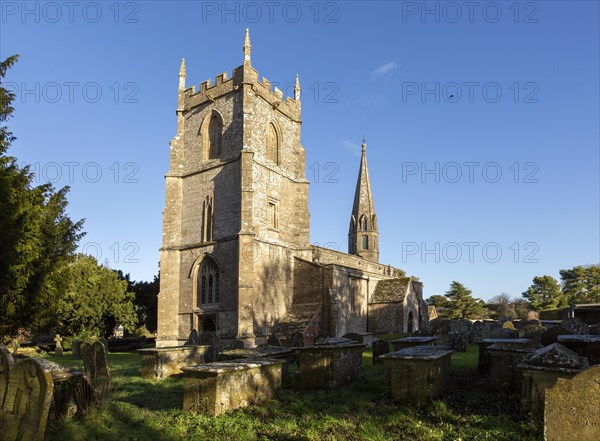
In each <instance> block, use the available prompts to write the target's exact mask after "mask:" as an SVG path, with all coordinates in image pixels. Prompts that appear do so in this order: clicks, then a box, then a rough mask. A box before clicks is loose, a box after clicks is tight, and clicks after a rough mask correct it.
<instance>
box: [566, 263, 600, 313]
mask: <svg viewBox="0 0 600 441" xmlns="http://www.w3.org/2000/svg"><path fill="white" fill-rule="evenodd" d="M560 278H561V281H562V284H563V293H564V296H565V298H566V301H567V302H568V303H569V305H576V304H578V303H600V266H598V265H592V266H587V267H584V266H576V267H574V268H572V269H568V270H561V271H560Z"/></svg>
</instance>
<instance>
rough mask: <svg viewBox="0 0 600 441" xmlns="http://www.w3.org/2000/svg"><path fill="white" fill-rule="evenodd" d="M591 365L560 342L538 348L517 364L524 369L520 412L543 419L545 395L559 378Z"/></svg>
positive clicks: (534, 418) (519, 368) (522, 371)
mask: <svg viewBox="0 0 600 441" xmlns="http://www.w3.org/2000/svg"><path fill="white" fill-rule="evenodd" d="M588 367H589V364H588V361H587V359H586V358H585V357H581V356H579V355H577V354H576V353H575V352H573V351H571V350H570V349H568V348H566V347H564V346H562V345H561V344H559V343H553V344H551V345H550V346H545V347H543V348H540V349H538V350H537V351H535V352H534V353H533V354H531V355H529V356H527V357H525V358H524V359H523V360H522V361H521V363H519V364H518V365H517V369H518V370H520V371H521V374H522V381H521V409H520V410H521V415H522V416H524V417H531V418H532V419H533V420H536V421H541V420H542V419H543V416H544V395H545V392H546V390H547V389H548V388H550V387H552V386H554V385H555V384H556V381H557V380H558V379H559V378H567V379H568V378H572V377H574V376H575V375H577V374H578V373H579V372H581V371H582V370H584V369H587V368H588Z"/></svg>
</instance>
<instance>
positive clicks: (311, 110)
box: [0, 1, 600, 299]
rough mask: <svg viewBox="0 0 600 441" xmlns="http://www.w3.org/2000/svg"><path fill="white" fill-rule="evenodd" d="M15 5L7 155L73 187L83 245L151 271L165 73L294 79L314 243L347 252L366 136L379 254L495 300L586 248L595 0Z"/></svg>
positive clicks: (595, 216)
mask: <svg viewBox="0 0 600 441" xmlns="http://www.w3.org/2000/svg"><path fill="white" fill-rule="evenodd" d="M469 8H470V7H469V6H465V5H464V3H463V2H427V3H423V2H360V1H353V2H320V3H315V2H272V3H269V2H249V3H237V2H230V3H227V4H224V3H222V2H192V1H188V2H158V1H156V2H154V1H153V2H149V1H148V2H119V3H116V2H106V3H104V2H73V3H70V4H68V5H65V4H64V3H63V2H46V3H42V2H30V3H23V2H9V1H3V2H2V3H1V11H2V17H1V21H0V26H1V30H0V55H1V57H2V58H3V59H4V58H6V57H7V56H9V55H11V54H13V53H19V54H20V55H21V59H20V61H19V63H18V64H17V65H16V66H15V67H14V68H13V69H12V70H11V71H10V72H9V75H8V78H7V79H6V81H7V83H6V84H7V85H9V86H10V87H12V88H13V89H14V90H15V91H16V93H17V100H16V102H15V109H16V113H15V117H14V119H13V120H12V121H11V122H10V126H11V129H12V131H13V132H14V133H15V134H16V135H17V137H18V140H17V141H16V142H15V143H14V145H13V147H12V149H11V154H13V155H15V156H17V157H18V159H19V161H20V162H22V163H29V164H33V165H32V168H33V170H34V171H37V176H36V180H38V182H40V183H41V182H43V181H45V180H51V181H53V182H54V183H55V186H57V187H61V186H63V185H70V186H71V192H70V193H69V201H70V203H69V213H70V215H71V217H72V218H74V219H80V218H85V219H86V221H85V230H86V231H87V236H86V237H85V238H84V239H83V240H82V242H81V248H82V249H83V250H85V251H87V252H89V253H90V254H94V255H96V256H97V257H100V261H102V262H105V263H107V264H108V265H109V266H111V267H113V268H119V269H122V270H123V271H124V272H129V273H131V276H132V278H134V279H137V280H150V279H151V278H152V276H153V275H154V274H155V273H156V272H157V269H158V260H159V252H158V249H159V247H160V243H161V226H162V225H161V223H162V209H163V208H164V199H165V195H164V174H165V173H166V171H167V169H168V161H169V141H170V139H171V138H172V137H173V135H174V134H175V130H176V118H175V108H176V102H177V84H178V76H177V75H178V71H179V64H180V61H181V57H185V59H186V65H187V85H188V86H191V85H192V84H196V85H198V84H199V83H200V82H202V81H204V80H206V79H209V78H211V79H213V81H214V77H215V76H216V75H218V74H220V73H222V72H225V71H227V72H229V73H230V72H231V70H232V69H233V68H235V67H236V66H239V65H240V64H241V63H242V60H243V54H242V44H243V36H244V29H245V28H246V27H249V28H250V32H251V38H252V63H253V66H254V67H255V68H256V69H257V70H258V71H259V74H260V75H261V76H265V77H266V78H268V79H269V80H270V81H271V82H273V83H279V84H280V88H282V89H284V90H287V91H288V94H291V87H293V86H290V85H291V84H293V81H294V77H295V74H296V73H298V74H299V75H300V81H301V84H302V88H303V89H302V112H303V115H302V116H303V127H302V143H303V145H304V147H305V149H306V152H307V178H308V179H309V180H310V182H311V184H310V190H309V192H310V203H309V208H310V214H311V241H312V242H313V243H318V244H319V245H325V246H331V247H336V248H338V249H340V250H342V251H346V250H347V228H348V220H349V216H350V212H351V209H352V200H353V192H354V188H355V184H356V176H357V173H358V165H359V154H360V143H361V140H362V138H363V135H364V136H365V137H366V138H367V144H368V163H369V171H370V175H371V181H372V187H373V192H374V200H375V208H376V211H377V214H378V220H379V229H380V252H381V255H380V257H381V261H382V262H385V263H389V264H392V265H394V266H396V267H400V268H402V269H404V270H405V271H406V272H407V273H408V274H413V275H416V276H419V277H420V278H421V280H422V281H423V282H424V284H425V293H424V295H425V296H426V297H428V296H430V295H433V294H442V293H443V292H444V291H446V290H447V289H448V286H449V285H450V283H451V282H452V281H453V280H458V281H460V282H462V283H463V284H464V285H465V286H467V287H469V288H470V289H472V290H473V294H474V295H475V296H477V297H480V298H483V299H489V298H491V297H493V296H495V295H498V294H500V293H502V292H506V293H508V294H510V295H511V296H520V294H521V292H523V291H524V290H525V289H526V288H527V287H528V286H529V285H530V284H531V279H532V278H533V277H534V276H536V275H543V274H548V275H551V276H553V277H556V278H558V271H559V270H560V269H562V268H570V267H573V266H575V265H579V264H594V263H598V262H599V261H600V237H599V234H600V233H599V231H600V225H599V222H600V207H599V200H600V194H599V192H600V186H599V168H600V158H599V145H600V140H599V120H600V115H599V81H598V79H599V78H600V70H599V53H600V48H599V40H600V38H599V24H598V23H599V3H598V2H593V1H584V2H574V1H571V2H559V1H544V2H519V3H516V4H515V2H512V1H511V2H477V4H473V6H472V7H471V8H472V9H469Z"/></svg>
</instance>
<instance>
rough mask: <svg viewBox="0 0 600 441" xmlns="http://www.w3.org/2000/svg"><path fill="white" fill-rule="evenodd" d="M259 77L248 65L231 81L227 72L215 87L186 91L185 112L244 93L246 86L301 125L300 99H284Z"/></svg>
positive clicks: (206, 83)
mask: <svg viewBox="0 0 600 441" xmlns="http://www.w3.org/2000/svg"><path fill="white" fill-rule="evenodd" d="M258 78H259V75H258V72H257V71H256V70H255V69H254V68H252V67H250V68H249V69H248V68H247V66H244V65H242V66H240V67H238V68H236V69H234V70H233V74H232V77H231V78H229V76H228V74H227V72H224V73H222V74H220V75H217V76H216V78H215V82H214V84H213V83H211V80H206V81H203V82H202V83H200V89H199V90H196V87H195V86H193V87H189V88H187V89H185V90H183V92H182V98H183V102H182V105H183V106H182V109H181V110H183V111H188V110H191V109H193V108H195V107H198V106H201V105H203V104H205V103H207V102H212V101H214V100H216V99H218V98H220V97H222V96H224V95H227V94H230V93H234V92H235V93H237V92H239V91H241V89H242V87H243V86H248V87H250V88H251V90H252V92H254V94H255V95H256V96H259V97H260V98H262V99H263V100H265V101H266V102H267V103H269V105H271V106H272V107H273V108H274V109H277V110H278V111H280V112H281V113H283V114H284V115H285V116H287V117H288V118H290V119H292V120H294V121H296V122H300V121H301V111H300V108H301V106H300V99H298V100H296V99H294V98H292V97H289V96H288V97H284V96H283V92H282V91H281V90H280V89H279V88H278V87H273V85H272V83H271V82H270V81H269V80H267V79H266V78H264V77H263V78H262V81H258ZM297 87H299V86H297Z"/></svg>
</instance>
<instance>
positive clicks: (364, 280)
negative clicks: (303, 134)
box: [157, 31, 427, 347]
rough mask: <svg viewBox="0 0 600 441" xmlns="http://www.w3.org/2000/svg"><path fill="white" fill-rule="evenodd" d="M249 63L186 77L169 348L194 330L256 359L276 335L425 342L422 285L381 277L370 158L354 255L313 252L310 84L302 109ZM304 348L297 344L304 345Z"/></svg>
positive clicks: (171, 213) (394, 273)
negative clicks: (258, 348) (305, 122)
mask: <svg viewBox="0 0 600 441" xmlns="http://www.w3.org/2000/svg"><path fill="white" fill-rule="evenodd" d="M243 49H244V62H243V64H242V65H241V66H239V67H238V68H236V69H234V70H233V75H232V78H228V76H227V74H226V73H223V74H221V75H218V76H217V77H216V81H215V84H211V82H210V80H209V81H205V82H203V83H201V84H200V90H196V88H195V87H191V88H186V85H185V82H186V72H185V63H184V61H183V60H182V64H181V69H180V72H179V95H178V106H177V134H176V135H175V137H174V138H173V140H172V141H171V148H170V167H169V171H168V172H167V174H166V207H165V210H164V212H163V241H162V247H161V250H160V273H161V274H160V294H159V300H158V338H157V346H163V347H164V346H176V345H180V344H182V343H183V342H185V341H186V339H187V338H188V336H189V334H190V332H191V331H192V329H197V330H200V331H202V330H211V331H216V332H217V334H218V335H219V336H220V338H221V339H222V340H225V341H231V342H234V341H236V342H237V343H238V344H244V345H245V346H254V345H256V344H262V343H265V342H266V340H267V338H268V337H269V336H270V335H272V334H277V335H278V336H279V338H280V339H281V340H282V341H283V342H284V343H285V342H286V341H291V340H292V339H293V338H296V339H297V338H298V336H300V338H301V339H302V340H303V341H304V343H305V344H311V343H312V342H314V339H315V338H316V337H317V336H319V335H329V336H340V335H343V334H345V333H348V332H357V333H361V332H369V331H378V332H379V331H390V332H408V331H413V330H417V329H418V328H419V325H420V324H421V322H422V321H423V320H427V307H426V305H425V304H424V302H423V297H422V290H423V285H422V283H421V282H419V281H418V280H416V279H414V278H407V277H398V275H400V274H402V275H403V273H401V271H399V270H397V269H395V268H392V267H391V266H389V265H383V264H381V263H379V232H378V228H377V217H376V214H375V207H374V204H373V195H372V190H371V183H370V180H369V171H368V168H367V156H366V145H365V144H364V143H363V145H362V158H361V162H360V167H359V173H358V180H357V184H356V193H355V197H354V204H353V207H352V213H351V216H350V228H349V232H348V254H346V253H342V252H339V251H334V250H331V249H326V248H322V247H319V246H315V245H311V244H310V241H309V238H310V234H309V233H310V225H309V221H310V215H309V213H308V185H309V182H308V180H307V179H306V176H305V167H306V153H305V150H304V147H303V146H302V144H301V142H300V127H301V116H300V114H301V112H300V84H299V81H298V77H296V85H295V88H294V97H293V98H290V97H286V98H284V96H283V93H282V92H281V91H280V90H279V89H278V88H276V87H275V88H274V90H272V87H271V83H270V82H269V81H268V80H267V79H266V78H264V77H263V78H262V79H261V80H259V74H258V72H257V71H256V70H255V69H254V68H253V67H252V63H251V60H250V53H251V45H250V38H249V35H248V31H246V38H245V42H244V47H243ZM294 336H295V337H294Z"/></svg>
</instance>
